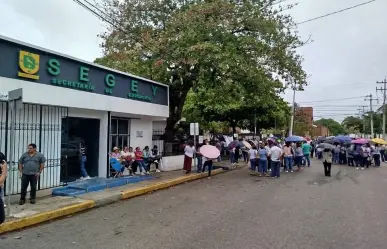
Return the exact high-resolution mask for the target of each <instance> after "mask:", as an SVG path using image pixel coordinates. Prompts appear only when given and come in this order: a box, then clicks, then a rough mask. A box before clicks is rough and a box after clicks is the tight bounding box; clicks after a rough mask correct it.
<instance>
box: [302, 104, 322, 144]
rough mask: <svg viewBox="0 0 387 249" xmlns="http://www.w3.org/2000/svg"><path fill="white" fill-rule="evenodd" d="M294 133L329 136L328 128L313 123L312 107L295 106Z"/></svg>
mask: <svg viewBox="0 0 387 249" xmlns="http://www.w3.org/2000/svg"><path fill="white" fill-rule="evenodd" d="M294 134H296V135H299V136H310V137H312V138H315V137H318V136H329V129H328V128H327V127H325V126H323V125H314V120H313V107H309V106H308V107H301V106H296V108H295V113H294Z"/></svg>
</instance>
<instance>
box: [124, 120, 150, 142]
mask: <svg viewBox="0 0 387 249" xmlns="http://www.w3.org/2000/svg"><path fill="white" fill-rule="evenodd" d="M138 131H139V132H141V131H142V135H143V137H137V132H138ZM152 132H153V129H152V120H147V119H132V120H130V146H132V147H133V148H136V147H137V146H140V148H141V149H144V147H145V146H149V147H150V148H151V146H152Z"/></svg>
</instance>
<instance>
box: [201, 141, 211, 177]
mask: <svg viewBox="0 0 387 249" xmlns="http://www.w3.org/2000/svg"><path fill="white" fill-rule="evenodd" d="M208 144H209V143H208V140H207V139H204V141H203V145H208ZM203 161H204V163H203V168H202V173H204V171H206V167H207V166H208V179H211V171H212V159H211V158H207V157H204V156H203Z"/></svg>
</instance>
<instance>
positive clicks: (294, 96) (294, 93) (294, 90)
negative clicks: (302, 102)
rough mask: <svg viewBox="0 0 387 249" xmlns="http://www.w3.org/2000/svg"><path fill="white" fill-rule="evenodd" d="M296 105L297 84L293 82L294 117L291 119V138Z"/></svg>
mask: <svg viewBox="0 0 387 249" xmlns="http://www.w3.org/2000/svg"><path fill="white" fill-rule="evenodd" d="M295 104H296V84H295V83H294V82H293V102H292V110H291V112H292V116H291V118H290V127H289V136H293V125H294V112H295Z"/></svg>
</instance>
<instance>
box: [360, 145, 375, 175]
mask: <svg viewBox="0 0 387 249" xmlns="http://www.w3.org/2000/svg"><path fill="white" fill-rule="evenodd" d="M371 160H372V159H371V146H370V145H369V144H366V145H363V164H362V167H361V169H364V166H365V167H366V168H367V169H368V168H369V166H370V165H371Z"/></svg>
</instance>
